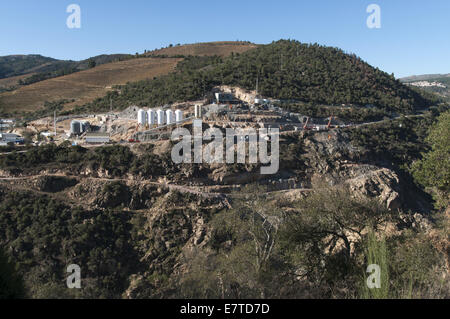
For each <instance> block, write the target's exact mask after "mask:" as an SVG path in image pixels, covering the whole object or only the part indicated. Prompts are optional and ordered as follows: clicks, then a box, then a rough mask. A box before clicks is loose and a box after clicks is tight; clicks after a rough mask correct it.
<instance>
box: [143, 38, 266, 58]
mask: <svg viewBox="0 0 450 319" xmlns="http://www.w3.org/2000/svg"><path fill="white" fill-rule="evenodd" d="M256 47H257V45H256V44H253V43H250V42H234V41H222V42H208V43H194V44H186V45H175V46H169V47H168V48H163V49H159V50H154V51H151V52H147V53H146V55H147V56H153V55H158V56H161V55H165V56H189V55H192V56H214V55H217V56H221V57H226V56H229V55H231V53H244V52H246V51H248V50H250V49H254V48H256Z"/></svg>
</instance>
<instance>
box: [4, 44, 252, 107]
mask: <svg viewBox="0 0 450 319" xmlns="http://www.w3.org/2000/svg"><path fill="white" fill-rule="evenodd" d="M255 47H256V45H254V44H250V43H247V42H214V43H199V44H190V45H183V46H177V47H171V48H166V49H161V50H157V51H152V52H149V53H147V55H146V56H145V55H143V56H140V57H139V58H133V59H128V60H125V61H118V62H111V63H106V64H102V65H99V66H97V67H95V68H92V69H88V70H84V71H80V72H76V73H72V74H69V75H65V76H60V77H55V78H52V79H48V80H44V81H40V82H37V83H33V84H31V85H27V86H20V87H18V88H17V89H16V90H12V91H9V92H2V93H0V113H1V114H3V115H6V114H7V115H14V116H18V115H21V114H23V112H31V111H37V110H40V109H43V107H44V105H45V103H46V102H56V101H61V100H68V101H71V102H70V103H69V104H66V105H65V109H66V110H70V109H71V108H72V107H73V106H75V105H84V104H86V103H89V102H92V101H93V100H95V99H97V98H99V97H103V96H105V95H106V94H107V93H108V92H109V91H110V90H111V87H112V86H114V85H122V84H126V83H128V82H136V81H141V80H145V79H152V78H154V77H158V76H161V75H166V74H168V73H170V72H172V71H173V70H174V68H175V66H176V65H177V63H178V62H180V61H181V60H182V58H181V57H180V56H181V55H186V56H187V55H200V56H211V55H218V56H224V57H225V56H228V55H230V54H231V53H232V52H236V53H242V52H245V51H247V50H249V49H252V48H255ZM150 55H155V56H158V57H155V58H152V57H150ZM161 55H166V56H167V57H161ZM177 56H178V57H177ZM22 78H23V76H20V79H22ZM18 80H19V77H16V78H14V79H13V81H10V80H9V78H6V79H2V80H1V81H3V82H4V87H11V86H12V85H14V84H15V83H16V82H17V81H18ZM1 85H2V82H0V86H1Z"/></svg>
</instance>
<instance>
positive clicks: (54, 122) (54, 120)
mask: <svg viewBox="0 0 450 319" xmlns="http://www.w3.org/2000/svg"><path fill="white" fill-rule="evenodd" d="M53 127H54V129H55V138H56V110H55V112H54V113H53Z"/></svg>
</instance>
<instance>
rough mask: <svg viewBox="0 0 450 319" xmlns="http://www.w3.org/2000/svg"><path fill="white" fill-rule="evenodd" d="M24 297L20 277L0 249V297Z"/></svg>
mask: <svg viewBox="0 0 450 319" xmlns="http://www.w3.org/2000/svg"><path fill="white" fill-rule="evenodd" d="M22 298H25V288H24V284H23V281H22V278H21V277H20V276H19V275H18V274H17V272H16V269H15V267H14V264H13V263H12V262H11V261H10V260H9V259H8V257H7V256H6V255H5V253H4V252H3V250H2V249H0V299H22Z"/></svg>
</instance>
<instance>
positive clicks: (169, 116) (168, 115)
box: [166, 110, 175, 124]
mask: <svg viewBox="0 0 450 319" xmlns="http://www.w3.org/2000/svg"><path fill="white" fill-rule="evenodd" d="M174 122H175V121H174V114H173V111H172V110H167V111H166V123H167V124H172V123H174Z"/></svg>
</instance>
